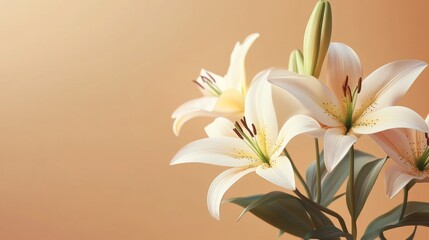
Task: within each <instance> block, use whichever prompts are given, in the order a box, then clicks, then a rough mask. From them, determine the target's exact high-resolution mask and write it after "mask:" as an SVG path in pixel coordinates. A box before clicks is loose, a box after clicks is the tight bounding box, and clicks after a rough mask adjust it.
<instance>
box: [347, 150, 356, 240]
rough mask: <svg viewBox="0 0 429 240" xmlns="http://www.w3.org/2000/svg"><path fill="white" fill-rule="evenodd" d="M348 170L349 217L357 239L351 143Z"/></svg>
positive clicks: (353, 151)
mask: <svg viewBox="0 0 429 240" xmlns="http://www.w3.org/2000/svg"><path fill="white" fill-rule="evenodd" d="M349 154H350V172H349V190H350V205H351V208H350V217H351V221H352V223H351V224H352V236H353V239H357V225H356V220H357V219H356V209H355V205H356V203H355V183H354V180H355V149H354V146H353V145H352V146H351V148H350V150H349Z"/></svg>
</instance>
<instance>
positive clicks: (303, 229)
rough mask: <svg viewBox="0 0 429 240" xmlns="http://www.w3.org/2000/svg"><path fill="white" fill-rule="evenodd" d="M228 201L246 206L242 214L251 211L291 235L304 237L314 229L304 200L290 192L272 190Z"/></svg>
mask: <svg viewBox="0 0 429 240" xmlns="http://www.w3.org/2000/svg"><path fill="white" fill-rule="evenodd" d="M228 201H229V202H232V203H235V204H237V205H240V206H242V207H244V208H245V209H244V210H243V213H242V215H243V214H244V213H246V212H248V211H250V212H251V213H253V214H254V215H255V216H257V217H259V218H260V219H262V220H264V221H265V222H267V223H268V224H270V225H272V226H274V227H276V228H278V229H280V230H281V231H283V232H287V233H289V234H291V235H294V236H297V237H301V238H302V237H304V236H305V234H307V233H308V232H310V231H312V230H314V227H313V224H312V221H311V220H310V218H309V216H308V215H307V212H306V210H305V208H304V207H303V205H302V201H301V200H300V199H299V198H296V197H294V196H292V195H290V194H287V193H283V192H271V193H268V194H266V195H256V196H250V197H242V198H234V199H230V200H228Z"/></svg>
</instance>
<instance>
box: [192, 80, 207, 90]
mask: <svg viewBox="0 0 429 240" xmlns="http://www.w3.org/2000/svg"><path fill="white" fill-rule="evenodd" d="M192 82H194V83H195V84H197V85H198V86H199V87H200V88H201V89H204V87H203V85H201V83H199V82H197V81H196V80H192Z"/></svg>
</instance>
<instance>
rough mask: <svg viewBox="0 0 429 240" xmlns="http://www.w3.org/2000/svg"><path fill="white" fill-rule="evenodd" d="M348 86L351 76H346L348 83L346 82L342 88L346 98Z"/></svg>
mask: <svg viewBox="0 0 429 240" xmlns="http://www.w3.org/2000/svg"><path fill="white" fill-rule="evenodd" d="M348 86H349V76H346V81H344V83H343V86H342V88H343V94H344V97H347V87H348Z"/></svg>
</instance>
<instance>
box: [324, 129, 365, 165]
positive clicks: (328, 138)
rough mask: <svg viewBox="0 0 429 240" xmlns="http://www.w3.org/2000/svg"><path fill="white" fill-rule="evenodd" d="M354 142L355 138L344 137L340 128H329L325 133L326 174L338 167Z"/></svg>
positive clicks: (351, 136)
mask: <svg viewBox="0 0 429 240" xmlns="http://www.w3.org/2000/svg"><path fill="white" fill-rule="evenodd" d="M356 141H357V137H355V136H353V135H345V134H344V130H343V129H341V128H330V129H328V130H327V131H326V133H325V140H324V142H325V151H324V159H325V165H326V169H327V170H328V172H331V171H332V170H333V169H334V168H335V167H336V166H337V165H338V163H339V162H340V161H341V159H343V158H344V156H345V155H346V154H347V152H348V151H349V150H350V147H351V146H352V145H353V144H354V143H355V142H356Z"/></svg>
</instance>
